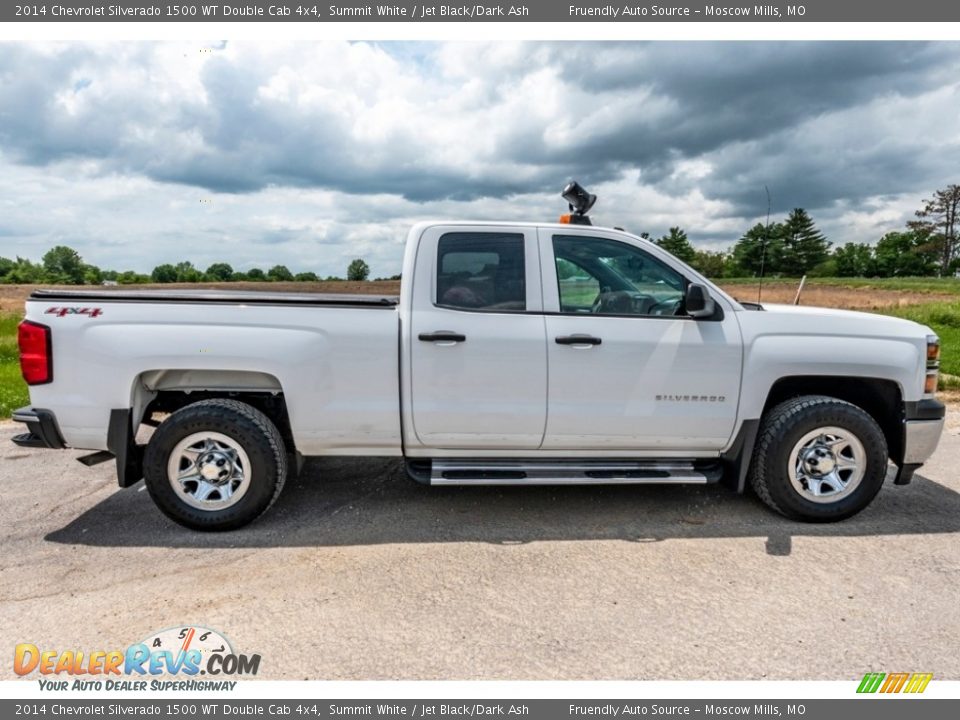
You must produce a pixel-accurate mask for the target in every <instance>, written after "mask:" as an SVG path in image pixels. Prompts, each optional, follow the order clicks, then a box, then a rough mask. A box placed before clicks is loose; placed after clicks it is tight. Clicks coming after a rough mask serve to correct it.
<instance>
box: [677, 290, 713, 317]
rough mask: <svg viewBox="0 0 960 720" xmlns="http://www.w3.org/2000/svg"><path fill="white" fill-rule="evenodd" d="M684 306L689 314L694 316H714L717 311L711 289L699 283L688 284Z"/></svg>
mask: <svg viewBox="0 0 960 720" xmlns="http://www.w3.org/2000/svg"><path fill="white" fill-rule="evenodd" d="M684 307H685V308H686V311H687V315H689V316H690V317H692V318H708V317H712V316H713V314H714V312H716V309H717V306H716V303H715V302H714V301H713V298H712V297H710V293H709V291H708V290H707V289H706V288H705V287H704V286H703V285H700V284H699V283H690V284H689V285H687V295H686V297H685V298H684Z"/></svg>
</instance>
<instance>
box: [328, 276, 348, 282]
mask: <svg viewBox="0 0 960 720" xmlns="http://www.w3.org/2000/svg"><path fill="white" fill-rule="evenodd" d="M324 280H325V281H326V282H341V281H342V280H343V278H342V277H337V276H336V275H327V277H325V278H324Z"/></svg>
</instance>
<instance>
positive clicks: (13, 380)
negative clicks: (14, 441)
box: [0, 315, 30, 418]
mask: <svg viewBox="0 0 960 720" xmlns="http://www.w3.org/2000/svg"><path fill="white" fill-rule="evenodd" d="M19 322H20V318H19V316H17V315H0V418H8V417H10V413H11V412H13V411H14V410H16V409H17V408H19V407H23V406H24V405H27V404H28V403H29V402H30V397H29V396H28V395H27V384H26V383H25V382H24V381H23V378H22V377H21V376H20V360H19V354H18V351H17V323H19Z"/></svg>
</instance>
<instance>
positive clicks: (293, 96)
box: [0, 42, 960, 215]
mask: <svg viewBox="0 0 960 720" xmlns="http://www.w3.org/2000/svg"><path fill="white" fill-rule="evenodd" d="M158 47H159V48H160V49H159V50H158ZM224 47H225V46H220V47H219V50H218V53H214V55H213V57H211V58H210V59H209V60H207V61H206V62H204V63H203V64H202V65H196V66H195V67H194V66H186V67H185V68H184V69H183V70H182V72H183V73H185V74H188V75H189V74H190V73H192V74H193V75H192V78H191V79H192V80H194V81H195V82H193V84H192V85H191V86H190V88H189V89H188V90H189V91H187V90H183V91H181V89H179V88H178V87H177V86H176V85H175V84H171V82H172V81H171V80H170V78H171V77H176V73H175V72H174V71H169V72H167V73H166V75H164V74H163V73H161V72H160V68H161V67H162V66H163V65H164V64H165V63H166V64H170V63H171V62H173V61H171V60H170V59H169V58H166V57H164V56H163V55H162V50H163V47H162V46H155V45H148V44H143V45H125V46H123V47H122V57H121V58H116V57H114V58H111V57H110V55H109V54H107V53H104V52H103V51H101V50H98V49H97V48H90V47H79V46H68V47H66V48H64V49H59V50H51V49H43V50H38V49H36V48H32V47H28V46H16V45H4V46H0V152H2V153H3V154H4V155H5V156H6V157H8V158H10V159H13V160H14V161H16V162H19V163H22V164H27V165H34V166H45V165H48V164H51V163H55V162H58V161H61V160H74V159H81V160H93V161H96V162H97V163H98V167H99V169H100V172H102V173H123V174H129V175H134V176H136V175H142V176H145V177H147V178H150V179H152V180H156V181H161V182H165V183H174V184H181V185H187V186H196V187H199V188H205V189H207V190H210V191H215V192H227V193H247V192H254V191H258V190H262V189H264V188H268V187H292V188H325V189H331V190H337V191H341V192H343V193H347V194H354V195H368V194H379V193H387V194H395V195H401V196H403V197H405V198H407V199H410V200H414V201H418V202H427V201H437V200H459V201H466V200H472V199H475V198H477V197H507V196H511V195H518V194H524V193H531V192H542V191H552V190H555V188H556V187H557V186H558V185H559V184H560V183H561V182H562V181H563V180H564V179H565V178H567V177H569V176H576V177H577V178H578V179H580V180H581V181H583V182H584V183H588V182H602V181H607V180H614V179H616V178H618V177H620V176H622V174H623V173H624V172H628V171H631V170H636V169H639V170H640V171H641V182H642V183H644V184H647V185H653V186H656V187H658V188H659V189H661V190H662V191H664V192H670V193H682V192H687V191H689V190H691V189H692V188H698V189H699V190H700V191H701V192H702V193H703V194H704V196H705V197H707V198H709V199H717V200H725V201H729V202H731V203H733V206H734V208H735V210H736V211H737V212H740V213H743V214H744V215H750V214H756V213H757V212H759V211H760V209H761V208H762V207H763V206H764V205H765V197H764V196H763V194H762V187H763V185H764V184H768V185H770V186H772V187H776V188H777V190H778V197H779V198H782V202H783V204H784V205H785V206H793V205H804V206H807V207H810V208H816V207H823V206H827V205H830V204H831V203H835V202H837V201H841V200H846V201H851V200H852V201H855V200H857V199H859V198H864V197H870V196H876V195H884V194H896V193H903V192H911V191H918V190H919V191H927V190H929V189H931V187H932V186H934V187H935V185H932V184H933V183H936V182H939V181H940V179H941V178H942V177H944V176H946V175H949V173H950V172H951V171H952V170H951V166H950V165H949V163H948V161H947V158H949V157H950V155H951V152H955V151H956V149H957V142H958V138H957V136H956V134H955V133H953V134H947V135H945V136H943V135H942V133H941V136H940V137H930V133H929V131H928V129H926V128H922V127H921V125H922V122H920V121H918V119H917V117H916V113H917V112H918V109H919V108H922V107H923V106H922V103H921V102H920V101H919V100H918V101H917V103H915V106H913V107H912V106H911V102H912V101H913V100H915V99H918V98H924V97H926V96H927V95H929V94H931V93H935V92H936V91H939V90H943V89H944V88H946V89H947V90H949V89H950V88H955V87H956V83H957V81H956V80H955V78H956V77H957V69H958V66H960V46H958V45H957V44H954V43H874V42H869V43H868V42H864V43H832V42H831V43H644V44H640V43H628V44H618V43H584V44H567V43H560V44H531V45H527V46H525V47H524V48H523V50H522V51H520V52H517V53H514V54H512V55H508V56H505V57H502V58H497V57H492V56H495V53H488V52H485V51H484V50H483V49H475V48H467V49H465V50H464V51H463V52H464V53H466V54H467V55H469V57H468V58H467V60H466V61H464V63H463V66H465V67H467V68H468V69H467V70H463V68H462V67H461V68H460V69H456V68H454V69H451V67H450V66H449V64H446V65H445V62H446V61H445V59H444V57H442V55H443V53H442V52H441V50H440V49H438V48H436V47H434V46H429V45H428V46H422V45H416V46H413V45H411V46H410V47H409V48H406V49H405V47H404V46H403V45H400V46H397V45H395V44H389V45H386V46H383V47H373V48H369V50H370V54H369V55H368V56H367V57H365V59H364V60H363V61H362V62H357V61H356V60H354V61H352V63H353V64H352V65H351V61H349V60H348V58H347V52H348V51H347V49H346V48H347V46H343V47H344V50H343V51H342V55H343V58H342V63H339V62H338V57H337V56H336V53H334V56H333V57H331V56H330V55H329V54H328V55H326V56H323V57H322V58H320V59H319V60H318V59H317V58H316V57H315V56H313V55H311V52H313V50H312V49H311V48H310V47H307V46H304V47H303V48H301V50H302V52H301V56H302V57H300V58H299V59H298V57H297V52H296V51H292V52H291V53H290V54H288V55H282V56H279V57H276V56H265V55H261V54H260V53H259V52H258V51H256V50H253V51H250V52H243V51H239V52H235V53H233V54H229V53H226V52H222V51H223V48H224ZM384 47H385V48H386V50H384V49H383V48H384ZM456 47H457V46H454V48H456ZM231 50H236V49H235V48H232V47H231ZM184 57H186V55H184ZM371 63H372V64H373V65H375V67H373V68H372V69H370V67H369V66H370V65H371ZM541 77H542V78H543V79H542V80H538V79H537V78H541ZM395 78H396V82H398V83H406V85H405V87H409V88H410V93H411V97H409V104H408V105H403V104H402V101H403V100H404V99H405V98H403V97H398V96H396V95H391V96H388V94H387V93H385V90H387V89H389V85H390V84H391V83H393V82H394V81H395V80H394V79H395ZM298 83H299V84H298ZM542 84H549V85H550V89H552V91H553V94H554V96H559V97H560V100H559V101H558V102H557V105H556V107H555V108H554V109H553V110H552V111H551V112H550V113H549V114H543V113H538V110H540V109H541V108H540V107H538V103H539V102H540V100H539V99H538V98H537V97H535V96H531V97H530V99H529V100H527V99H526V97H525V94H526V93H535V92H536V90H537V88H538V86H539V85H542ZM287 86H295V89H294V90H292V91H291V90H290V89H289V87H287ZM566 98H569V102H566ZM885 101H889V102H890V103H891V104H896V106H897V108H898V109H897V112H898V113H899V117H896V118H893V119H892V120H891V122H889V123H887V124H885V125H883V124H880V125H876V126H873V125H872V124H871V123H870V122H867V123H866V124H867V125H868V126H870V127H866V128H862V127H861V124H862V123H864V122H865V121H868V120H869V119H870V118H871V117H875V116H877V115H882V114H883V113H885V112H886V110H885V108H884V102H885ZM955 101H956V96H952V97H948V98H947V99H946V100H944V99H942V98H941V100H940V105H939V106H938V107H939V110H940V111H941V112H943V111H944V109H945V108H946V109H947V110H948V111H949V108H950V103H951V102H955ZM394 106H395V107H396V110H395V111H392V108H393V107H394ZM838 117H839V118H843V117H846V118H847V120H846V123H844V122H843V121H840V122H838V121H837V120H836V118H838ZM957 120H958V118H957V117H956V113H954V115H953V117H951V118H949V122H950V123H952V124H954V125H955V124H956V122H957ZM944 122H947V119H945V120H944ZM460 125H462V128H461V129H459V130H458V131H457V132H455V133H450V132H446V133H445V132H444V128H449V127H452V126H458V127H459V126H460ZM361 126H362V127H363V131H362V132H361V131H360V130H359V129H358V128H359V127H361ZM368 126H369V127H368ZM560 126H562V127H560ZM934 134H936V133H934ZM696 160H700V161H703V162H704V163H706V164H707V165H708V166H709V172H708V173H705V174H703V175H702V176H697V177H693V178H691V177H686V176H682V175H681V176H678V175H677V170H678V168H681V167H682V164H683V163H684V162H689V161H696Z"/></svg>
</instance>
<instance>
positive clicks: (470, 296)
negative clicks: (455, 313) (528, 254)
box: [435, 232, 527, 312]
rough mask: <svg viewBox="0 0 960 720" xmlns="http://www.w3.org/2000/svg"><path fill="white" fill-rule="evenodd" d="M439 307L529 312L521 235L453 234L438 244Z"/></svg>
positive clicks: (446, 235) (437, 299)
mask: <svg viewBox="0 0 960 720" xmlns="http://www.w3.org/2000/svg"><path fill="white" fill-rule="evenodd" d="M436 287H437V294H436V298H435V303H436V305H437V306H438V307H445V308H453V309H457V310H474V311H488V312H524V311H525V310H526V309H527V303H526V297H527V285H526V262H525V259H524V236H523V234H522V233H487V232H453V233H445V234H444V235H442V236H441V237H440V240H439V243H438V245H437V285H436Z"/></svg>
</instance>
